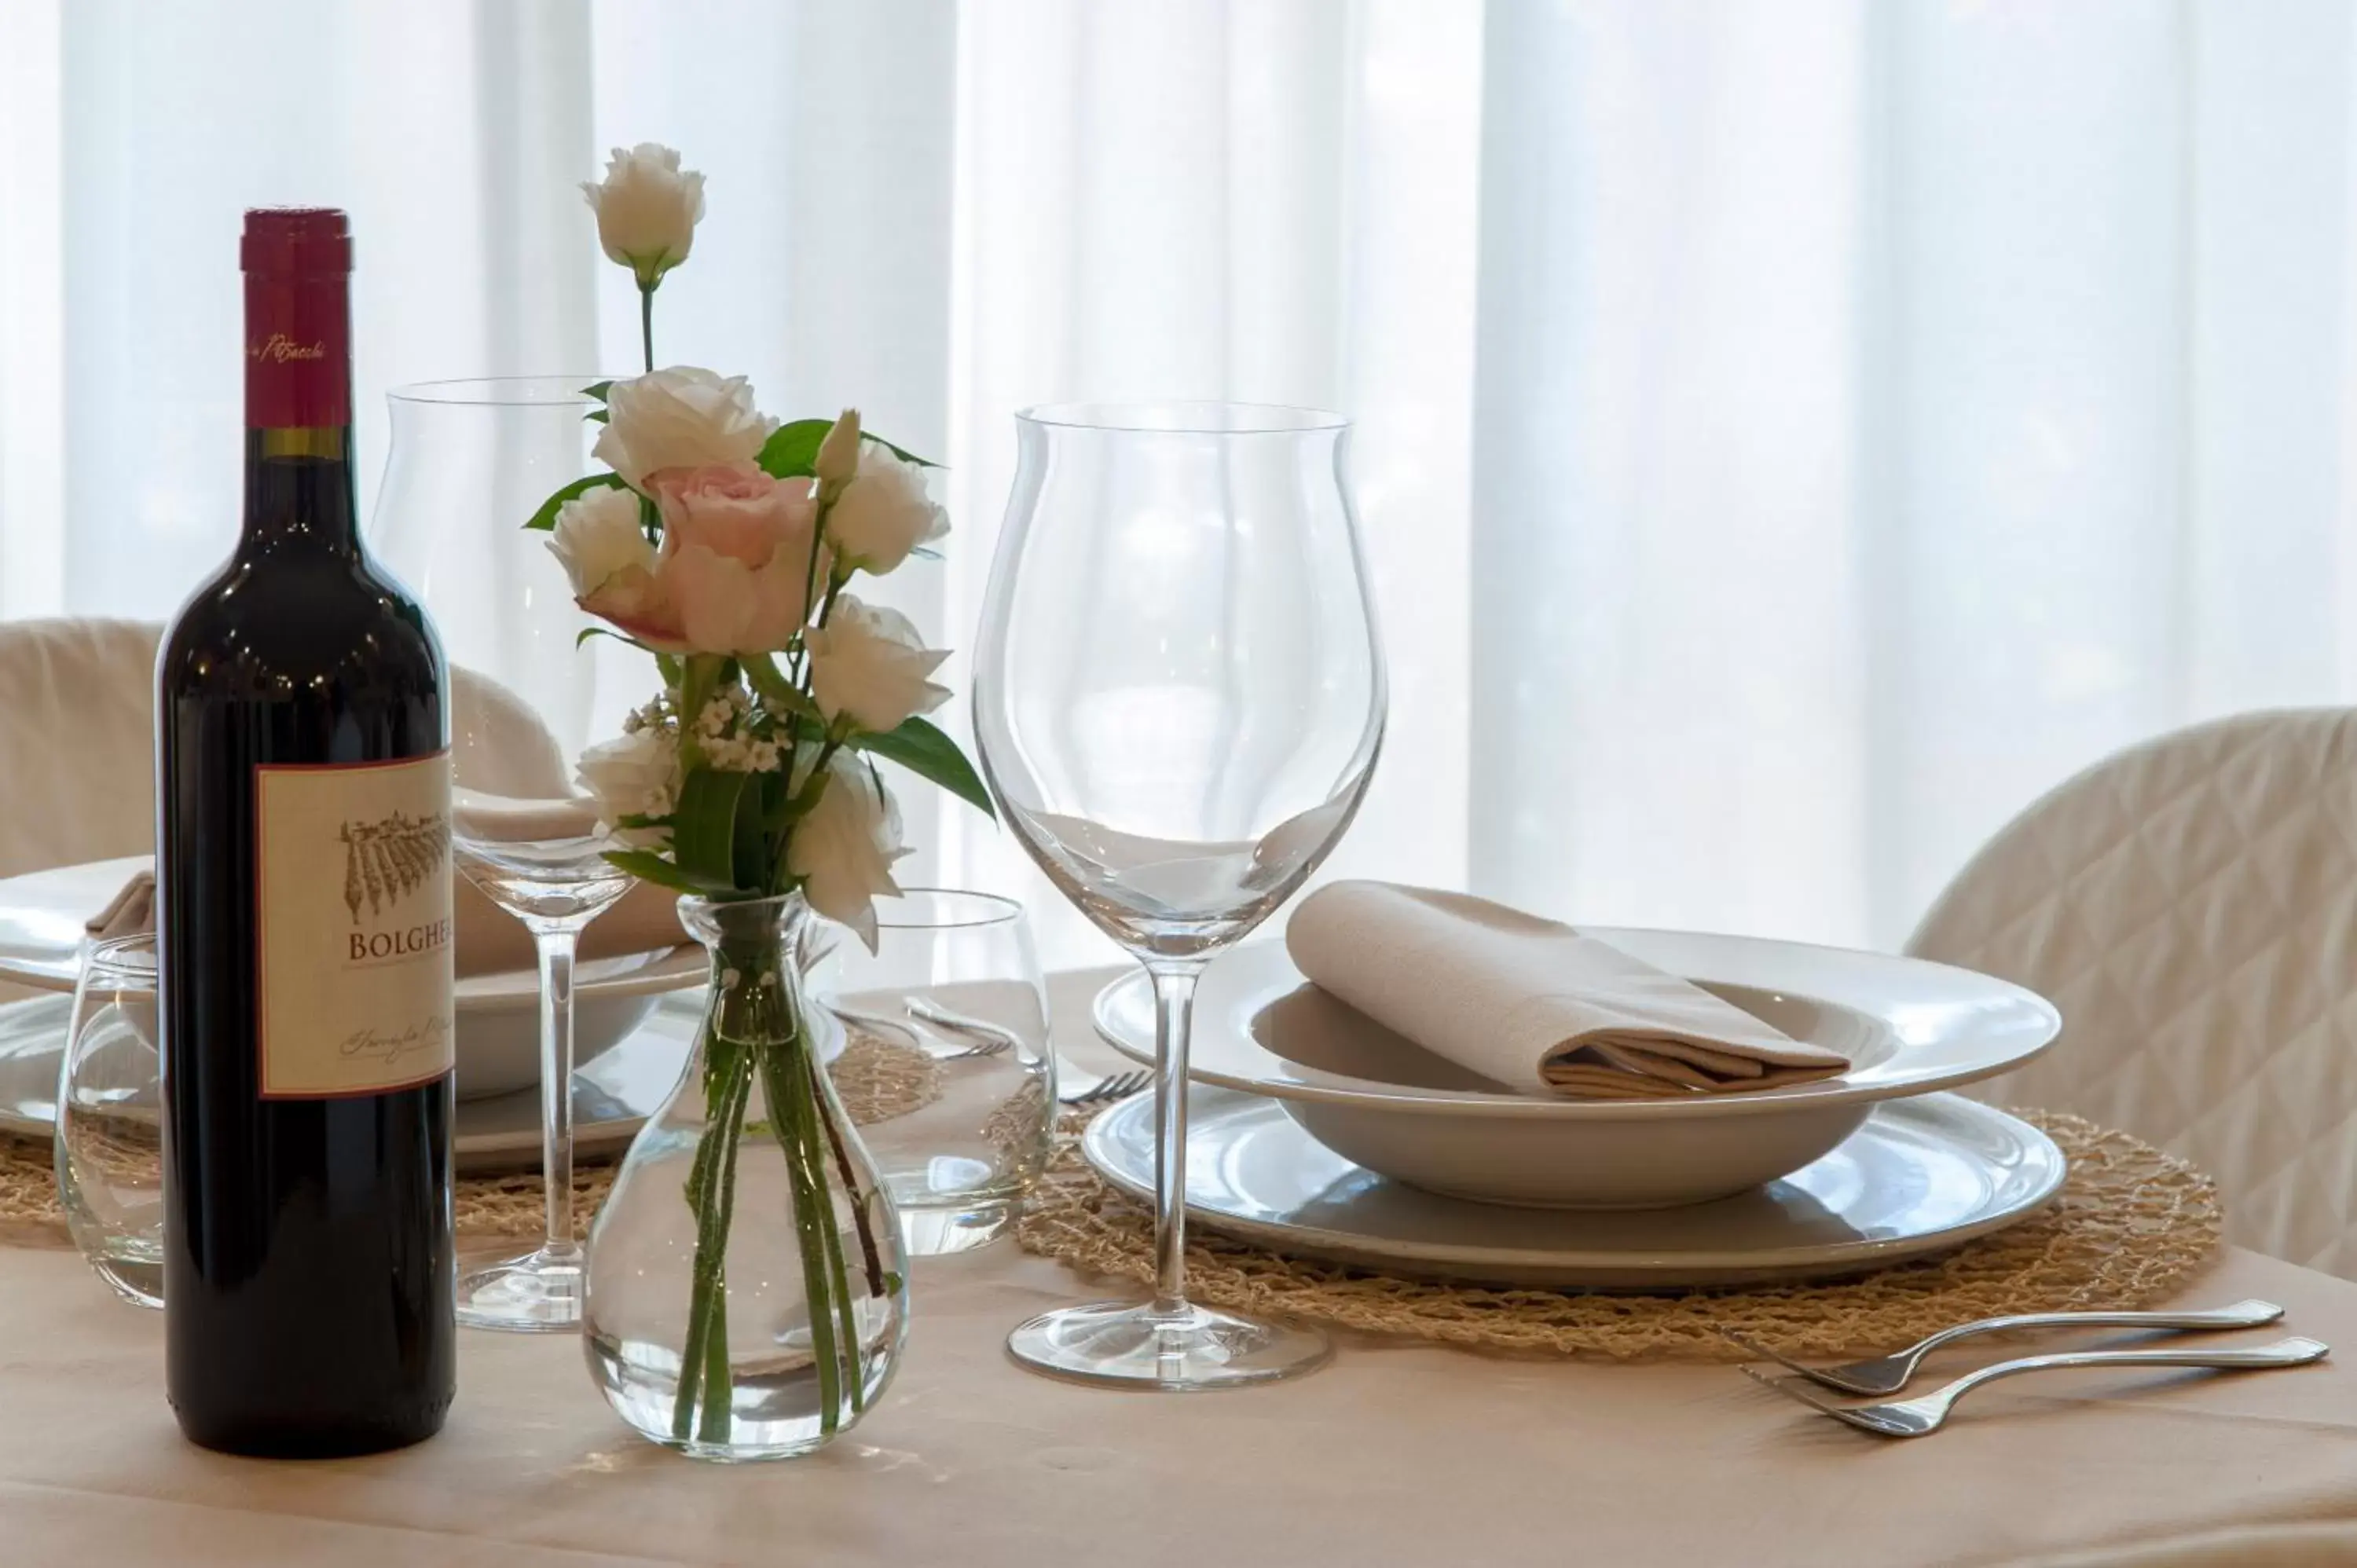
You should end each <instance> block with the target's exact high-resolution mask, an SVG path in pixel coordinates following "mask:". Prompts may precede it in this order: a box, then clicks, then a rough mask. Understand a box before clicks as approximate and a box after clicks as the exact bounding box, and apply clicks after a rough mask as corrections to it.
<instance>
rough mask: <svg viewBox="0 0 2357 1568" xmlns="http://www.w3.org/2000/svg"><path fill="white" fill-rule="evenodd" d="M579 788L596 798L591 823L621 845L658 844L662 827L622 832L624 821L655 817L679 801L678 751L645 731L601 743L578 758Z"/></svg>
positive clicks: (664, 834)
mask: <svg viewBox="0 0 2357 1568" xmlns="http://www.w3.org/2000/svg"><path fill="white" fill-rule="evenodd" d="M576 768H577V771H578V773H579V775H580V779H581V787H582V788H583V789H587V790H588V791H589V793H590V794H591V795H593V796H595V797H596V798H597V820H598V821H599V822H603V823H605V824H606V825H607V826H608V828H611V829H613V830H614V836H615V837H617V838H619V839H620V840H621V841H622V842H623V843H627V844H632V845H635V846H638V847H640V848H652V847H654V846H657V845H659V844H661V843H662V842H663V840H664V839H666V838H668V837H669V836H670V835H669V833H668V832H666V831H665V830H663V829H662V828H625V827H623V826H622V825H621V822H622V819H623V818H624V817H660V816H663V815H666V814H667V813H668V812H669V811H671V809H672V808H673V806H675V805H677V804H678V803H679V750H678V747H677V746H675V745H674V744H673V741H672V739H671V736H669V735H668V734H667V733H666V732H664V731H662V730H658V729H652V728H647V729H637V730H633V731H631V732H630V734H628V735H625V736H618V737H617V738H615V739H613V740H609V741H604V742H601V743H600V744H598V745H597V746H591V747H589V748H588V749H587V751H584V752H583V753H582V754H581V760H580V762H579V763H578V764H577V765H576Z"/></svg>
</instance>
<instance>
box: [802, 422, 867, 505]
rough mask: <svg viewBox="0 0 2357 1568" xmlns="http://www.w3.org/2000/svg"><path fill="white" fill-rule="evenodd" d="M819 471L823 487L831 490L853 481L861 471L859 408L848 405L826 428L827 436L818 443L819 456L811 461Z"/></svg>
mask: <svg viewBox="0 0 2357 1568" xmlns="http://www.w3.org/2000/svg"><path fill="white" fill-rule="evenodd" d="M812 467H813V469H814V470H815V471H816V472H817V474H818V482H819V485H820V487H821V488H822V489H825V490H827V491H829V492H830V493H831V492H833V491H835V490H839V489H842V488H843V487H844V486H845V485H847V484H849V483H851V477H852V476H853V475H854V474H856V473H857V472H858V471H859V411H858V410H857V409H856V408H846V409H845V410H844V411H843V417H842V418H840V419H838V420H836V421H835V422H834V427H833V428H831V429H830V430H828V431H827V433H826V439H825V440H823V441H822V442H820V443H819V444H818V459H817V461H816V462H815V463H813V465H812Z"/></svg>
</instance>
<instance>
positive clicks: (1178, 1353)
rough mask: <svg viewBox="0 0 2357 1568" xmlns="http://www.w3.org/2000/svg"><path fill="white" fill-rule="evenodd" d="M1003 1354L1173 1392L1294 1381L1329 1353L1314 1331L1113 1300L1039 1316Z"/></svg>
mask: <svg viewBox="0 0 2357 1568" xmlns="http://www.w3.org/2000/svg"><path fill="white" fill-rule="evenodd" d="M1006 1349H1007V1353H1008V1354H1009V1355H1011V1356H1013V1357H1014V1358H1015V1359H1017V1361H1020V1362H1022V1363H1023V1364H1024V1365H1025V1366H1027V1367H1028V1368H1030V1369H1032V1370H1033V1371H1036V1372H1044V1373H1046V1374H1047V1375H1048V1376H1049V1377H1051V1378H1065V1379H1070V1380H1072V1381H1074V1382H1082V1383H1099V1384H1103V1385H1105V1386H1107V1387H1111V1388H1125V1389H1156V1390H1162V1391H1169V1392H1174V1393H1179V1392H1193V1391H1197V1390H1207V1389H1233V1388H1242V1387H1243V1386H1244V1385H1245V1384H1247V1383H1271V1382H1275V1381H1276V1380H1279V1379H1280V1378H1293V1377H1298V1376H1300V1375H1301V1374H1302V1373H1304V1372H1309V1371H1315V1370H1316V1369H1318V1368H1319V1367H1322V1366H1324V1365H1325V1364H1326V1362H1327V1359H1329V1357H1331V1356H1332V1355H1333V1354H1334V1347H1333V1346H1332V1344H1330V1343H1329V1341H1328V1340H1327V1337H1326V1336H1324V1335H1323V1334H1320V1333H1318V1331H1317V1330H1316V1329H1314V1328H1301V1327H1295V1326H1290V1325H1286V1324H1275V1323H1261V1322H1257V1321H1255V1320H1254V1319H1253V1318H1249V1317H1238V1316H1235V1315H1234V1314H1232V1313H1226V1312H1219V1311H1215V1310H1214V1309H1212V1308H1211V1307H1208V1306H1198V1305H1193V1304H1191V1303H1189V1304H1188V1305H1183V1306H1181V1307H1179V1309H1178V1310H1177V1311H1176V1312H1168V1313H1166V1312H1161V1311H1158V1310H1157V1309H1156V1308H1155V1307H1153V1306H1151V1305H1138V1304H1136V1303H1135V1302H1115V1301H1106V1302H1094V1303H1092V1304H1090V1305H1087V1306H1067V1307H1061V1308H1059V1309H1058V1310H1056V1311H1054V1312H1049V1313H1043V1314H1041V1315H1040V1316H1038V1317H1035V1318H1033V1319H1031V1321H1030V1322H1028V1323H1026V1324H1024V1325H1022V1326H1019V1327H1017V1329H1016V1330H1015V1332H1014V1333H1012V1334H1010V1335H1008V1336H1007V1337H1006Z"/></svg>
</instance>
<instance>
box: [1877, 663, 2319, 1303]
mask: <svg viewBox="0 0 2357 1568" xmlns="http://www.w3.org/2000/svg"><path fill="white" fill-rule="evenodd" d="M1908 950H1909V951H1910V952H1911V953H1914V954H1916V955H1918V956H1920V957H1923V958H1931V959H1937V960H1940V961H1943V962H1947V963H1953V964H1961V965H1963V966H1964V967H1966V968H1969V969H1976V970H1981V971H1984V972H1987V973H1990V974H1996V975H2000V976H2003V977H2004V978H2005V979H2007V980H2011V981H2015V982H2017V983H2020V984H2023V985H2027V986H2029V988H2030V989H2032V990H2034V991H2037V992H2039V993H2041V994H2043V995H2045V996H2047V997H2049V998H2050V999H2051V1000H2052V1001H2053V1003H2054V1004H2055V1005H2056V1006H2058V1007H2059V1008H2061V1012H2062V1034H2061V1038H2060V1039H2059V1040H2058V1041H2057V1042H2056V1043H2055V1045H2054V1047H2052V1048H2051V1049H2050V1051H2048V1053H2047V1054H2046V1055H2045V1056H2044V1057H2043V1058H2040V1060H2038V1061H2036V1062H2033V1063H2031V1064H2030V1065H2029V1067H2027V1068H2024V1069H2021V1070H2020V1071H2019V1072H2017V1073H2014V1074H2011V1075H2008V1076H2007V1077H2006V1078H2003V1079H1997V1080H1996V1082H1994V1083H1993V1084H1990V1085H1986V1086H1985V1087H1984V1089H1983V1090H1982V1093H1983V1095H1984V1097H1985V1098H1986V1099H1989V1100H1993V1101H1999V1102H2007V1103H2014V1104H2023V1105H2038V1106H2044V1107H2048V1108H2050V1109H2053V1110H2060V1111H2069V1112H2076V1113H2078V1114H2080V1115H2083V1116H2086V1117H2088V1118H2090V1119H2092V1120H2093V1121H2096V1122H2103V1123H2104V1124H2106V1125H2109V1126H2115V1127H2119V1128H2122V1129H2124V1130H2126V1131H2127V1132H2130V1133H2136V1135H2138V1136H2139V1137H2143V1138H2146V1139H2148V1140H2150V1141H2152V1142H2154V1143H2157V1144H2161V1145H2163V1146H2164V1147H2166V1148H2168V1149H2169V1150H2171V1151H2172V1152H2174V1153H2177V1154H2179V1155H2184V1156H2185V1157H2186V1158H2188V1159H2190V1160H2192V1161H2193V1162H2194V1163H2195V1164H2197V1165H2201V1167H2202V1168H2203V1169H2205V1170H2208V1171H2210V1172H2211V1173H2212V1175H2214V1176H2217V1177H2218V1180H2219V1182H2220V1185H2221V1187H2222V1189H2223V1196H2224V1198H2225V1203H2226V1234H2227V1238H2228V1239H2229V1240H2233V1241H2235V1242H2238V1243H2240V1244H2242V1245H2244V1246H2246V1247H2251V1248H2255V1249H2256V1250H2257V1251H2263V1252H2268V1253H2272V1254H2274V1255H2275V1256H2276V1257H2279V1258H2287V1259H2289V1260H2291V1261H2292V1262H2299V1263H2305V1264H2308V1265H2309V1266H2311V1267H2314V1268H2319V1269H2323V1270H2326V1271H2328V1272H2330V1273H2337V1274H2340V1275H2342V1276H2343V1277H2347V1278H2357V710H2351V709H2345V708H2332V709H2315V710H2307V711H2298V712H2284V713H2263V714H2244V715H2242V716H2240V717H2236V718H2231V719H2224V720H2221V721H2219V722H2217V723H2213V724H2206V725H2198V726H2196V727H2194V728H2191V729H2188V730H2182V731H2179V732H2178V733H2177V734H2174V735H2169V736H2162V737H2161V738H2159V739H2158V740H2154V741H2151V742H2148V743H2147V744H2145V745H2142V746H2136V747H2133V748H2132V749H2130V750H2127V751H2125V752H2122V753H2120V754H2119V755H2117V756H2115V757H2111V758H2109V759H2107V760H2105V761H2104V762H2101V763H2098V764H2097V765H2095V766H2094V767H2093V768H2089V769H2088V770H2087V771H2085V772H2084V773H2082V774H2080V775H2079V776H2078V777H2077V778H2075V779H2072V780H2070V781H2069V782H2068V783H2066V784H2064V785H2062V786H2061V788H2059V789H2055V790H2054V791H2053V792H2052V793H2050V794H2049V795H2048V796H2046V797H2045V798H2044V799H2043V800H2040V801H2038V802H2037V803H2036V804H2035V805H2033V806H2031V807H2030V808H2029V810H2028V811H2024V812H2023V813H2022V814H2021V815H2020V816H2018V817H2017V818H2016V819H2014V821H2013V822H2011V823H2009V824H2008V825H2007V827H2006V828H2005V829H2004V830H2003V831H2002V832H1999V833H1998V834H1997V835H1996V838H1994V839H1992V840H1991V841H1990V842H1989V843H1988V844H1987V845H1986V847H1984V848H1983V849H1982V850H1981V852H1980V853H1979V854H1977V855H1975V857H1974V858H1973V860H1972V862H1971V864H1969V865H1966V866H1965V867H1964V870H1963V872H1961V873H1960V874H1959V875H1957V876H1956V878H1955V880H1954V881H1953V882H1952V883H1951V884H1950V885H1949V886H1948V889H1947V891H1946V892H1945V893H1943V895H1942V896H1941V897H1940V899H1939V901H1938V903H1936V904H1935V905H1933V906H1932V911H1931V913H1930V914H1929V915H1927V916H1926V917H1924V919H1923V923H1922V925H1921V927H1920V928H1918V929H1917V930H1916V932H1915V935H1914V936H1913V938H1912V939H1911V940H1910V941H1909V943H1908Z"/></svg>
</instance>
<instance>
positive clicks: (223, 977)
mask: <svg viewBox="0 0 2357 1568" xmlns="http://www.w3.org/2000/svg"><path fill="white" fill-rule="evenodd" d="M242 255H243V263H244V270H245V294H246V338H245V345H246V347H245V351H246V426H247V428H246V437H245V441H246V446H245V514H244V526H243V531H242V534H241V536H240V538H239V540H238V542H237V546H236V548H235V550H234V551H233V552H232V553H231V556H230V559H229V561H228V563H227V564H225V565H223V566H222V567H221V570H220V571H219V572H218V573H216V574H215V575H213V576H212V578H211V579H210V581H208V582H206V583H205V584H204V585H202V586H201V587H199V589H198V590H197V591H196V593H195V594H194V595H193V596H191V597H190V598H189V599H188V603H187V604H186V605H185V606H184V607H182V608H181V610H180V613H179V616H178V618H177V619H176V620H175V621H174V622H173V624H172V626H171V628H170V629H169V630H168V631H167V633H166V634H165V638H164V644H163V649H162V652H161V654H160V656H159V658H158V660H157V665H156V768H157V778H156V783H157V788H156V802H157V808H156V809H157V815H158V819H159V821H158V828H157V838H156V871H157V879H158V885H159V886H158V902H157V911H158V932H157V940H158V949H159V951H158V960H159V974H160V980H161V985H162V1010H163V1041H162V1045H163V1083H164V1096H163V1098H164V1117H165V1127H164V1214H165V1223H164V1245H165V1265H164V1296H165V1316H166V1340H167V1358H166V1368H167V1382H168V1386H169V1391H170V1395H171V1401H172V1407H173V1410H174V1412H176V1413H177V1414H178V1417H179V1422H180V1426H181V1429H182V1430H183V1431H184V1432H186V1433H187V1434H188V1436H189V1437H190V1438H191V1439H193V1440H194V1441H196V1442H198V1443H200V1444H204V1445H206V1446H207V1447H211V1448H221V1449H225V1450H229V1451H231V1452H236V1453H244V1454H265V1455H284V1456H305V1455H337V1454H356V1453H365V1452H369V1451H371V1450H375V1449H382V1448H392V1447H397V1446H400V1445H402V1444H409V1443H414V1442H417V1441H418V1440H420V1439H422V1438H425V1437H429V1436H431V1435H433V1434H434V1433H435V1432H436V1430H437V1429H438V1428H439V1427H440V1426H441V1424H442V1418H443V1415H444V1413H445V1412H447V1409H448V1407H449V1403H450V1397H451V1393H452V1390H453V1386H454V1381H455V1376H456V1348H455V1344H454V1340H455V1337H456V1325H455V1322H454V1319H453V1317H452V1296H451V1276H452V1268H453V1251H452V1235H451V1213H450V1127H451V1075H450V1067H451V1060H452V1058H451V1044H452V1042H451V1026H452V1023H453V1011H452V999H451V950H450V908H451V906H450V892H451V886H450V839H449V754H448V732H449V716H448V711H447V701H448V681H447V671H446V670H445V667H444V663H443V659H442V653H441V650H440V646H439V644H438V643H437V642H436V639H435V635H434V630H433V628H432V627H431V626H429V625H428V624H427V622H426V619H425V612H424V611H423V610H422V609H421V608H420V607H419V606H418V605H417V603H416V601H415V600H414V599H413V598H411V597H410V596H408V595H407V594H406V593H405V592H404V591H403V589H402V588H401V587H400V586H399V585H397V584H395V583H394V582H393V580H392V579H391V578H389V577H387V576H386V575H384V574H383V573H382V572H381V571H379V570H378V569H377V567H376V566H375V564H373V563H372V562H371V560H370V559H369V555H368V553H367V551H366V550H364V549H363V548H362V547H361V538H360V530H359V527H358V525H357V522H356V521H355V517H354V512H355V510H356V504H355V499H354V489H353V482H352V451H351V416H350V411H351V381H350V364H349V354H348V351H347V343H348V340H349V330H350V328H349V321H350V308H349V305H348V300H347V295H348V288H349V277H350V270H351V244H350V239H349V238H348V236H347V234H346V231H345V224H344V215H343V214H342V213H341V212H337V211H331V210H315V209H269V210H258V211H253V212H249V213H247V214H246V221H245V237H244V242H243V247H242Z"/></svg>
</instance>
